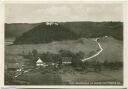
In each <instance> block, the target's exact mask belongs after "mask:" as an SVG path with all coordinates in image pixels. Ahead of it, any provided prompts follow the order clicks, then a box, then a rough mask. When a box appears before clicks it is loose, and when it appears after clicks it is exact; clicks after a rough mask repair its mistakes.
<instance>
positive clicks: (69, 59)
mask: <svg viewBox="0 0 128 89" xmlns="http://www.w3.org/2000/svg"><path fill="white" fill-rule="evenodd" d="M71 63H72V62H71V58H69V57H63V58H62V65H65V64H71Z"/></svg>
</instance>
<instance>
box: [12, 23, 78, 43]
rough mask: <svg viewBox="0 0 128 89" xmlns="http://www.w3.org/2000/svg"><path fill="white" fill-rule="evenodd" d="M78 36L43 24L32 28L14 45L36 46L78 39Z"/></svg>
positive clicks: (60, 28) (62, 28) (61, 27)
mask: <svg viewBox="0 0 128 89" xmlns="http://www.w3.org/2000/svg"><path fill="white" fill-rule="evenodd" d="M78 38H79V37H78V35H77V34H75V33H74V32H73V31H72V30H68V29H66V28H64V27H63V26H60V25H46V24H44V23H42V24H40V25H38V26H36V27H34V28H33V29H31V30H29V31H28V32H25V33H23V35H22V36H20V37H18V38H17V39H16V40H15V41H14V44H37V43H49V42H52V41H61V40H73V39H78Z"/></svg>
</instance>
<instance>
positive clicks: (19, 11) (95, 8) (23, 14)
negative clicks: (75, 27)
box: [5, 3, 123, 23]
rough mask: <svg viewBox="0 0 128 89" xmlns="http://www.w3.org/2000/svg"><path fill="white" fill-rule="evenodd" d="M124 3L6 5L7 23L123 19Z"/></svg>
mask: <svg viewBox="0 0 128 89" xmlns="http://www.w3.org/2000/svg"><path fill="white" fill-rule="evenodd" d="M122 19H123V6H122V4H117V3H116V4H85V3H84V4H77V3H75V4H71V3H70V4H62V3H61V4H57V3H56V4H55V3H54V4H29V3H20V4H18V3H8V4H6V5H5V22H6V23H38V22H46V21H53V22H56V21H57V22H66V21H68V22H71V21H95V22H99V21H100V22H101V21H122Z"/></svg>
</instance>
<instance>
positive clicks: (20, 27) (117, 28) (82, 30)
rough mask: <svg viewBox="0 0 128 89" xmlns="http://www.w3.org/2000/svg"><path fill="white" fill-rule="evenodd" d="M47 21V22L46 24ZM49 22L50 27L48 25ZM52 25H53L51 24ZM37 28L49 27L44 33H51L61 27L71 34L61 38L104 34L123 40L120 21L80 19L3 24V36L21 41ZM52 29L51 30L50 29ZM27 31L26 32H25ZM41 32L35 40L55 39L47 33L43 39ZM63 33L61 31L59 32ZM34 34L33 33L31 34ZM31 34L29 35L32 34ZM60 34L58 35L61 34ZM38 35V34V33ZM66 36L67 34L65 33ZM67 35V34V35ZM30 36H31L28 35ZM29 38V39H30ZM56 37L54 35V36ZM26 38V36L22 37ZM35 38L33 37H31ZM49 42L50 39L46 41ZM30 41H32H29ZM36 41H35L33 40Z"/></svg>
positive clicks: (44, 28)
mask: <svg viewBox="0 0 128 89" xmlns="http://www.w3.org/2000/svg"><path fill="white" fill-rule="evenodd" d="M46 23H47V24H46ZM48 24H49V25H50V24H51V26H52V27H50V26H49V25H48ZM53 25H54V26H53ZM38 29H42V30H46V29H49V31H48V32H47V33H45V34H49V33H53V32H51V31H56V30H54V29H61V30H63V32H64V33H70V35H71V34H73V36H72V38H71V37H69V38H66V37H63V39H61V40H65V39H66V40H67V39H77V38H81V37H85V38H96V37H104V36H112V37H114V38H116V39H118V40H123V23H122V22H91V21H80V22H42V23H32V24H30V23H18V24H16V23H15V24H5V38H7V37H8V38H9V37H17V39H16V40H15V42H14V43H17V44H18V43H22V42H20V40H21V38H22V39H23V38H24V37H23V36H25V35H24V34H26V35H29V37H30V34H31V33H30V34H29V32H31V30H33V31H34V30H35V31H34V32H35V33H38V32H37V31H38ZM50 29H52V30H50ZM26 32H27V33H26ZM41 33H42V36H43V37H42V36H41V35H40V36H41V37H38V38H40V39H36V40H41V39H42V40H43V41H39V42H37V43H40V42H41V43H42V42H47V41H44V40H47V39H52V41H54V40H56V39H54V38H50V37H52V36H50V35H49V38H48V37H47V39H44V33H43V32H41ZM59 34H61V35H63V33H59ZM33 35H34V34H33ZM33 35H32V34H31V36H33ZM61 35H58V37H59V36H61ZM38 36H39V35H38ZM65 36H67V35H65ZM67 37H68V36H67ZM30 38H32V37H30ZM30 38H29V39H30ZM55 38H56V37H55ZM25 39H28V38H24V40H25ZM33 40H35V38H34V39H33ZM48 42H50V40H49V41H48ZM30 43H32V42H30ZM35 43H36V42H35ZM23 44H28V43H27V42H23Z"/></svg>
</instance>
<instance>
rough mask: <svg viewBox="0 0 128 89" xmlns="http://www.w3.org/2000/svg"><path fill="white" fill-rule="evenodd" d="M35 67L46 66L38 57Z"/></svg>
mask: <svg viewBox="0 0 128 89" xmlns="http://www.w3.org/2000/svg"><path fill="white" fill-rule="evenodd" d="M36 66H42V67H46V66H48V65H47V64H46V63H45V62H43V61H42V60H41V58H40V57H38V60H37V61H36Z"/></svg>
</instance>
